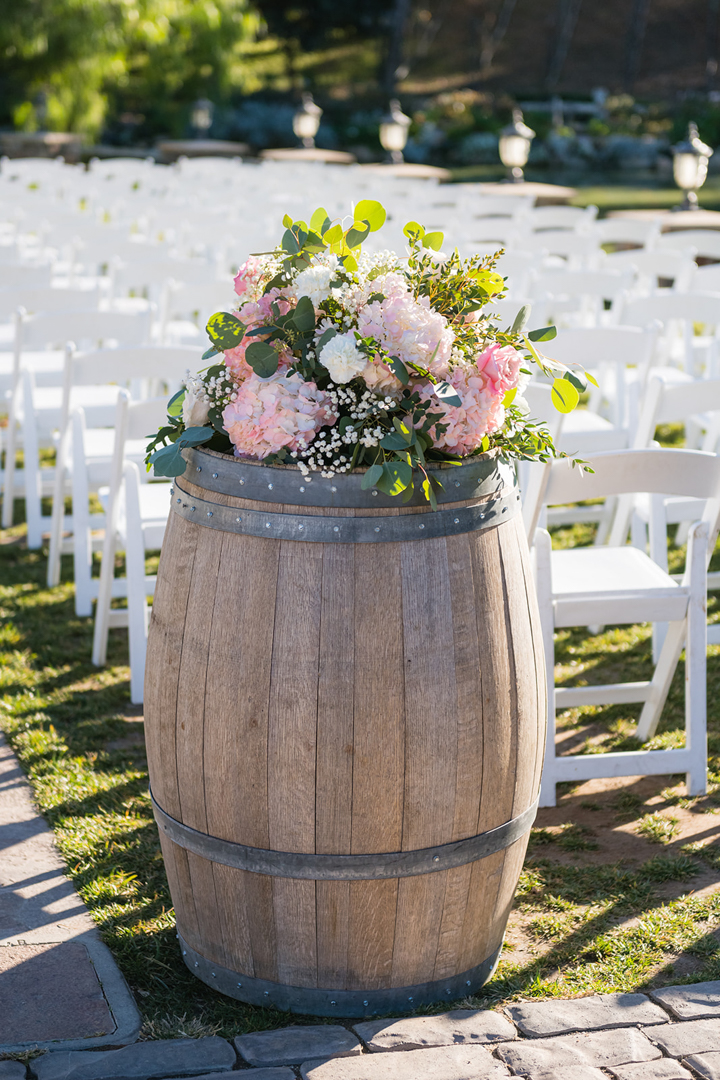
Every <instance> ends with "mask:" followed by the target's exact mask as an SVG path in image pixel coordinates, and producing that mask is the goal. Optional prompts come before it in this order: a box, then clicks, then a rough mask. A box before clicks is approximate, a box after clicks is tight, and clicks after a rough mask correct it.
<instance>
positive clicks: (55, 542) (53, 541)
mask: <svg viewBox="0 0 720 1080" xmlns="http://www.w3.org/2000/svg"><path fill="white" fill-rule="evenodd" d="M67 443H68V433H67V432H66V431H65V432H63V431H61V432H60V438H59V439H58V445H57V453H56V455H55V482H54V484H53V497H52V517H51V518H50V550H49V552H48V565H47V584H48V588H49V589H52V588H54V586H55V585H59V584H60V556H61V549H62V535H63V527H64V524H65V462H66V461H67ZM74 510H75V502H74V500H73V512H74Z"/></svg>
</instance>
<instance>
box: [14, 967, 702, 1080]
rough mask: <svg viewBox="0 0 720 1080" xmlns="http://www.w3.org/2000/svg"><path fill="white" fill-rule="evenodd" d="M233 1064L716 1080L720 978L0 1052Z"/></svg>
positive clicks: (585, 1079) (40, 1061)
mask: <svg viewBox="0 0 720 1080" xmlns="http://www.w3.org/2000/svg"><path fill="white" fill-rule="evenodd" d="M684 1017H688V1019H684ZM691 1017H692V1019H690V1018H691ZM695 1017H697V1018H695ZM4 1065H7V1066H8V1067H9V1069H12V1071H7V1072H6V1071H4V1068H3V1067H4ZM238 1070H240V1071H241V1075H242V1076H243V1077H244V1076H247V1077H248V1080H251V1078H252V1080H297V1078H298V1077H299V1078H301V1080H492V1078H499V1077H511V1076H517V1077H524V1078H525V1080H609V1078H614V1080H698V1078H701V1080H720V980H718V981H717V982H708V983H696V984H695V985H690V986H672V987H666V988H665V989H663V990H657V991H653V992H651V993H650V994H603V995H599V996H594V997H587V998H579V999H576V1000H572V1001H555V1000H553V1001H530V1002H523V1003H519V1004H513V1005H509V1006H507V1007H506V1008H505V1009H503V1010H502V1011H497V1012H496V1011H490V1010H476V1011H473V1010H470V1009H457V1010H455V1011H453V1012H448V1013H443V1014H442V1015H439V1016H415V1017H406V1018H400V1019H390V1020H370V1021H363V1022H361V1023H357V1024H352V1025H348V1026H347V1027H345V1026H342V1025H339V1024H310V1025H299V1024H298V1025H290V1026H288V1027H285V1028H280V1029H278V1030H275V1031H255V1032H251V1033H249V1034H247V1035H240V1036H238V1037H237V1038H236V1039H235V1040H234V1043H233V1044H231V1043H230V1042H228V1041H226V1040H225V1039H221V1038H219V1037H218V1036H212V1037H211V1038H205V1039H176V1040H167V1041H160V1042H144V1043H136V1044H135V1045H134V1046H125V1047H124V1048H122V1049H119V1050H114V1051H113V1050H108V1051H95V1052H87V1051H80V1052H78V1051H75V1052H66V1051H61V1050H55V1051H53V1052H51V1053H47V1054H44V1055H43V1056H41V1057H37V1058H34V1059H33V1060H32V1061H31V1062H30V1063H29V1065H28V1071H27V1073H26V1072H25V1066H18V1065H17V1063H15V1062H13V1063H3V1062H0V1080H166V1078H167V1080H182V1078H183V1077H195V1078H197V1080H229V1077H228V1076H227V1074H228V1073H234V1072H237V1071H238ZM238 1080H240V1078H239V1077H238Z"/></svg>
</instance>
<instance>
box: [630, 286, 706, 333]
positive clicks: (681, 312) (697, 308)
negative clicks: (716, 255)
mask: <svg viewBox="0 0 720 1080" xmlns="http://www.w3.org/2000/svg"><path fill="white" fill-rule="evenodd" d="M654 319H659V320H660V322H663V323H666V322H667V321H668V320H669V319H682V320H683V321H689V322H693V323H694V322H699V323H706V324H708V325H710V326H717V325H718V324H720V292H685V293H676V292H669V291H668V290H666V289H660V290H659V291H658V292H656V293H654V294H653V295H652V296H641V297H637V298H636V299H630V300H626V301H625V302H624V303H623V304H622V310H621V311H620V322H621V323H623V324H624V325H625V326H647V325H648V324H649V323H651V322H652V321H653V320H654Z"/></svg>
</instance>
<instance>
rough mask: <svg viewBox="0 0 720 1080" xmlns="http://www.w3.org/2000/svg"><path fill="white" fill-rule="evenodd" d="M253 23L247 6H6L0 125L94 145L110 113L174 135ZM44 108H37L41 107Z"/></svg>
mask: <svg viewBox="0 0 720 1080" xmlns="http://www.w3.org/2000/svg"><path fill="white" fill-rule="evenodd" d="M257 26H258V19H257V16H256V15H255V14H254V13H253V10H252V8H251V7H250V4H249V0H212V2H211V3H205V2H204V0H132V2H126V0H82V2H81V3H78V2H77V0H4V3H3V8H2V18H0V56H2V60H3V63H2V73H1V74H0V102H1V103H2V104H1V105H0V124H6V125H13V124H14V125H15V126H17V127H20V128H23V129H24V130H28V131H33V130H36V129H37V128H38V127H47V128H49V129H51V130H66V131H67V130H71V131H79V132H82V133H84V134H85V135H87V136H89V137H91V138H96V137H97V136H98V134H99V133H100V130H101V128H102V125H103V121H104V119H105V116H106V114H107V113H108V110H109V111H110V112H111V113H115V114H119V113H123V112H128V111H129V112H131V113H133V114H139V115H140V124H141V127H140V131H139V133H140V134H141V133H142V124H143V123H146V124H147V125H148V126H149V127H151V128H154V129H155V130H158V129H159V130H163V129H165V130H168V131H175V132H176V133H178V134H181V133H182V132H183V130H184V127H185V125H186V122H187V114H188V109H189V106H190V104H191V103H192V102H193V101H194V100H195V99H196V98H197V97H199V96H200V95H204V96H208V97H210V98H211V99H213V100H215V101H218V100H221V99H222V98H223V97H226V96H227V94H228V93H229V91H230V89H231V86H232V83H233V81H234V79H235V75H234V69H235V67H236V65H237V59H238V54H237V50H238V47H239V46H240V45H241V44H242V43H243V42H245V41H247V40H249V39H250V38H251V37H252V36H253V35H254V33H255V31H256V29H257ZM41 102H42V104H41Z"/></svg>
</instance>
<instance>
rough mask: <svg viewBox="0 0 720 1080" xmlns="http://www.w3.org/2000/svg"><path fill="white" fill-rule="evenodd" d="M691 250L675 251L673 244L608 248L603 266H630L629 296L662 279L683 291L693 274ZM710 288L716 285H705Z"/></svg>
mask: <svg viewBox="0 0 720 1080" xmlns="http://www.w3.org/2000/svg"><path fill="white" fill-rule="evenodd" d="M693 255H694V251H693V252H691V253H690V254H688V253H686V252H685V251H675V250H674V249H673V248H652V249H651V250H649V251H648V250H646V249H644V248H635V249H634V250H632V251H612V252H610V254H609V255H606V256H605V259H604V260H603V264H602V265H603V267H604V268H606V269H608V270H622V271H626V270H630V271H632V273H633V274H634V279H635V280H634V282H633V285H632V287H631V289H630V295H631V296H648V295H651V294H653V293H655V291H656V290H657V289H659V288H661V287H663V283H665V287H666V288H667V287H668V285H667V283H668V282H669V283H670V287H671V288H672V289H673V290H674V291H675V292H687V291H688V289H690V288H691V287H694V288H703V286H700V285H698V286H693V285H692V282H693V278H694V276H695V271H696V270H697V266H696V264H695V260H694V258H693ZM708 288H710V289H711V290H714V289H717V286H710V285H709V286H708Z"/></svg>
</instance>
